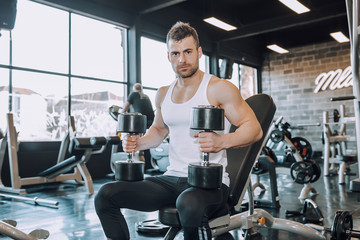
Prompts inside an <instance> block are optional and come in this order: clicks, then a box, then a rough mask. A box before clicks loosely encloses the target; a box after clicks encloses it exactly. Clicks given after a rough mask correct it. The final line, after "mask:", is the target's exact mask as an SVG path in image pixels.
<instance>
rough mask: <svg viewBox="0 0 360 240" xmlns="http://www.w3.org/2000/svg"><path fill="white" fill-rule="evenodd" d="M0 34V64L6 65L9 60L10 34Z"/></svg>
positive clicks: (2, 32) (6, 32) (7, 32)
mask: <svg viewBox="0 0 360 240" xmlns="http://www.w3.org/2000/svg"><path fill="white" fill-rule="evenodd" d="M0 34H1V36H0V64H6V65H8V64H9V60H10V58H9V57H10V45H9V43H10V41H9V39H10V32H9V31H1V32H0Z"/></svg>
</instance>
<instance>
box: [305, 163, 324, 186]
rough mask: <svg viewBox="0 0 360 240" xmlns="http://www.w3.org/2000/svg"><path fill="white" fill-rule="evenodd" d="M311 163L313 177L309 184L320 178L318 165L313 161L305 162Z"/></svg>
mask: <svg viewBox="0 0 360 240" xmlns="http://www.w3.org/2000/svg"><path fill="white" fill-rule="evenodd" d="M306 161H309V162H311V163H312V168H313V177H312V179H311V181H310V182H316V181H317V180H319V178H320V176H321V168H320V165H319V164H318V163H317V162H316V161H315V160H313V159H309V160H306Z"/></svg>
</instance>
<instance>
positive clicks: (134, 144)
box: [122, 134, 140, 153]
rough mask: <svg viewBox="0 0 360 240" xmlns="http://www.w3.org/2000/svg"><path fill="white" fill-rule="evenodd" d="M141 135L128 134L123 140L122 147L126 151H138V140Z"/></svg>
mask: <svg viewBox="0 0 360 240" xmlns="http://www.w3.org/2000/svg"><path fill="white" fill-rule="evenodd" d="M139 139H140V135H135V134H126V135H125V136H124V138H123V140H122V147H123V150H124V152H126V153H131V152H136V151H138V141H139Z"/></svg>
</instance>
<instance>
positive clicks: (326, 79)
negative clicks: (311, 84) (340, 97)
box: [314, 66, 353, 93]
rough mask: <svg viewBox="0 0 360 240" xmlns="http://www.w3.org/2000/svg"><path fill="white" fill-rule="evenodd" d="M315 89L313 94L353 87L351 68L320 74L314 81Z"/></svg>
mask: <svg viewBox="0 0 360 240" xmlns="http://www.w3.org/2000/svg"><path fill="white" fill-rule="evenodd" d="M315 85H316V88H315V90H314V93H317V92H319V91H320V90H321V91H325V90H326V89H329V90H335V89H340V88H344V87H350V86H352V85H353V79H352V73H351V66H348V67H347V68H345V69H344V71H343V70H341V69H337V70H335V71H333V70H331V71H329V72H327V73H326V72H323V73H320V74H319V75H318V76H317V77H316V79H315Z"/></svg>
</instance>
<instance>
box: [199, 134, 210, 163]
mask: <svg viewBox="0 0 360 240" xmlns="http://www.w3.org/2000/svg"><path fill="white" fill-rule="evenodd" d="M204 132H212V131H211V130H204ZM209 158H210V157H209V152H203V161H202V163H201V165H203V166H208V165H209Z"/></svg>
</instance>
